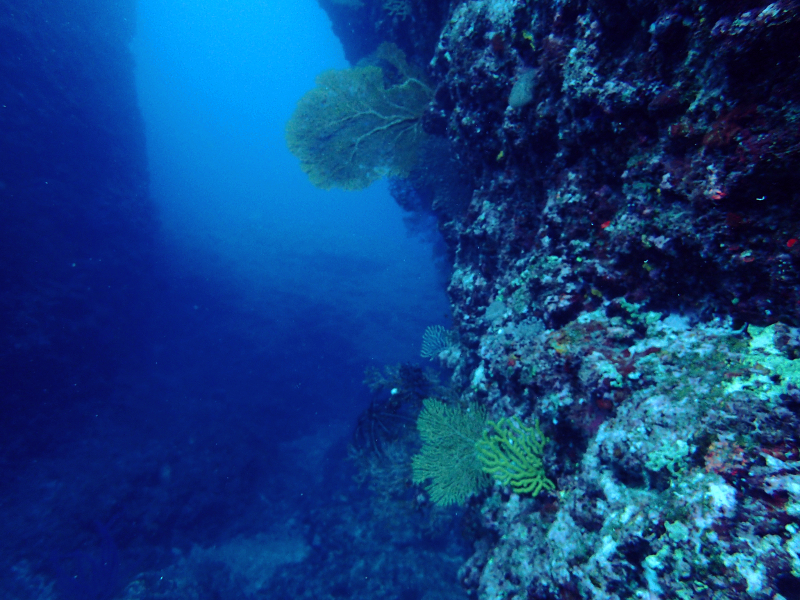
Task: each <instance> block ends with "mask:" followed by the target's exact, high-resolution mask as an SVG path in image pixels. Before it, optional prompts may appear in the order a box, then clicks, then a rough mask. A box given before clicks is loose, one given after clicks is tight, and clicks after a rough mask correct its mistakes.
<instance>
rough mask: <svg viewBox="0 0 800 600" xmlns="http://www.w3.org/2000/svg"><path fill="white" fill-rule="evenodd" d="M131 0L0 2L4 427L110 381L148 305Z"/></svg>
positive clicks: (150, 218)
mask: <svg viewBox="0 0 800 600" xmlns="http://www.w3.org/2000/svg"><path fill="white" fill-rule="evenodd" d="M134 8H135V3H134V2H133V0H119V1H111V2H109V1H101V0H80V1H74V0H69V1H59V0H56V1H53V2H29V1H24V2H22V1H17V0H2V2H0V197H1V198H2V202H0V281H1V282H2V283H0V312H2V314H3V315H5V318H3V319H2V320H0V332H1V335H2V340H3V342H2V347H1V348H0V377H2V380H3V393H2V402H3V406H4V411H5V414H6V415H7V416H8V418H9V422H8V425H7V426H9V427H12V426H13V422H14V419H17V418H19V419H21V420H22V422H25V421H26V420H27V419H29V418H35V415H36V414H41V413H45V414H49V415H52V414H53V411H56V410H57V407H54V406H53V405H52V402H53V398H61V400H60V401H62V402H63V401H64V400H65V398H66V397H71V396H77V397H84V398H85V397H87V396H89V395H91V394H92V393H93V392H95V391H97V390H98V389H101V388H102V389H108V385H110V381H111V379H113V373H114V369H115V364H117V363H118V362H119V361H121V360H125V357H126V356H129V353H128V350H129V349H130V348H131V347H133V346H134V345H135V340H136V338H137V335H138V333H137V328H138V327H141V326H142V320H141V317H142V315H143V314H146V311H147V308H146V306H145V303H144V302H142V294H143V292H142V289H143V288H144V287H145V286H146V285H147V281H148V279H149V278H150V277H151V272H150V271H149V269H150V268H151V267H152V263H153V244H154V239H155V238H154V235H153V234H154V232H155V220H154V215H153V211H152V208H151V206H150V203H149V201H148V196H147V162H146V154H145V141H144V128H143V125H142V121H141V117H140V114H139V109H138V105H137V98H136V91H135V87H134V75H133V59H132V56H131V54H130V51H129V49H128V44H129V42H130V40H131V37H132V35H133V30H134V24H135V10H134ZM106 376H107V377H108V379H106ZM6 409H7V410H6ZM33 443H34V444H39V445H40V446H41V440H37V441H35V442H33ZM28 450H30V449H28Z"/></svg>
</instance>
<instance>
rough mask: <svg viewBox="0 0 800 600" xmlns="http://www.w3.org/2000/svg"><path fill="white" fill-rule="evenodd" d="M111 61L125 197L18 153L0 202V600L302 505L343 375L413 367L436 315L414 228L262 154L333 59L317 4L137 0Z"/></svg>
mask: <svg viewBox="0 0 800 600" xmlns="http://www.w3.org/2000/svg"><path fill="white" fill-rule="evenodd" d="M131 49H132V52H133V56H134V58H135V65H136V67H135V74H136V80H135V85H136V95H135V97H132V96H126V97H125V99H126V101H129V102H136V103H138V106H139V107H140V109H141V114H142V117H143V121H144V132H145V138H144V143H145V144H146V152H147V165H146V169H147V172H148V173H149V193H147V192H146V191H141V194H139V195H138V196H137V198H138V200H137V203H138V204H136V205H135V207H134V205H133V204H132V205H131V206H126V207H125V210H122V209H121V208H120V205H119V204H114V201H113V200H107V198H106V197H105V196H104V195H103V194H104V193H105V192H103V193H101V192H93V191H92V190H93V186H92V185H91V181H92V179H91V178H92V177H100V176H101V175H98V173H96V172H95V171H93V170H92V169H90V168H89V167H87V172H86V173H78V172H77V171H75V170H73V171H72V175H70V176H71V177H72V178H73V179H74V181H72V183H71V184H70V185H72V187H69V186H67V184H66V183H64V184H63V187H64V189H65V190H66V189H69V190H73V189H77V188H78V187H79V186H81V185H84V184H85V187H86V191H85V193H84V192H82V193H80V194H79V193H77V192H73V191H69V192H66V191H65V192H63V193H60V194H61V195H59V193H54V192H53V191H52V190H53V188H55V187H56V186H58V185H62V184H61V183H59V181H61V180H62V179H63V181H66V180H67V178H68V176H67V175H64V174H58V173H55V172H51V171H48V170H47V168H46V166H42V165H46V164H47V163H48V161H42V160H40V159H38V158H37V159H36V161H33V160H32V161H31V165H23V163H22V159H20V165H19V166H17V167H15V168H16V169H17V170H16V171H15V172H16V173H17V174H19V173H21V172H22V171H20V170H19V169H22V168H28V166H30V168H31V169H32V170H33V169H34V166H35V167H36V168H41V169H42V173H40V174H36V173H33V171H32V173H33V174H27V171H26V175H25V178H24V179H23V178H22V176H21V175H20V181H24V185H23V183H17V182H16V180H15V179H14V178H13V177H11V176H6V180H5V182H4V183H3V187H2V190H3V191H4V193H8V194H9V197H12V196H13V197H15V198H24V199H25V202H24V203H19V204H16V205H14V206H15V208H14V209H13V210H15V211H17V214H15V215H14V218H15V221H14V222H15V226H14V228H13V230H10V229H9V231H11V233H13V235H11V234H9V236H7V237H6V239H5V240H4V242H3V244H4V245H3V252H4V254H3V258H4V264H5V265H6V266H7V267H8V268H7V269H6V270H7V271H8V273H9V275H8V276H7V278H6V279H5V282H6V286H7V287H6V288H5V292H6V294H7V297H5V299H4V305H3V310H4V314H6V315H7V316H8V317H9V319H10V320H9V321H7V324H13V326H12V325H8V327H9V331H11V333H8V332H7V333H8V335H9V338H8V339H12V338H13V339H12V345H13V346H14V347H13V348H12V347H11V346H9V347H7V348H6V350H5V351H4V353H3V358H4V362H3V381H4V385H5V390H4V395H3V411H4V412H3V414H4V417H5V424H4V426H3V427H4V429H3V436H4V455H3V459H2V460H3V466H4V469H5V470H6V477H5V478H4V479H5V482H4V483H3V484H2V502H3V514H4V515H5V517H4V519H3V523H2V525H0V539H2V540H4V541H3V542H2V545H3V555H4V556H5V558H4V559H3V560H2V567H3V569H4V571H3V573H4V575H2V576H0V592H2V596H3V597H7V598H33V597H37V598H50V597H62V598H76V599H77V598H98V599H100V598H103V597H108V596H109V595H111V594H113V593H115V592H117V591H119V586H121V585H123V584H124V583H127V582H128V580H129V578H130V577H132V576H133V575H135V574H136V573H138V572H140V571H142V570H147V569H157V568H163V567H164V566H165V565H168V564H170V561H171V560H173V559H174V556H175V555H176V554H175V553H176V552H177V553H181V552H183V553H186V552H189V551H190V550H191V548H192V547H194V546H200V547H210V546H213V545H214V544H218V543H220V542H221V541H222V540H225V539H230V538H231V537H233V536H235V535H254V534H255V533H257V532H259V531H263V530H268V529H269V528H270V527H273V526H275V523H276V522H280V521H281V520H282V519H286V518H287V515H288V516H294V517H297V515H298V514H304V513H303V510H305V508H304V507H306V506H307V503H308V502H310V500H309V497H310V496H313V495H314V494H315V493H317V494H318V492H315V491H314V490H318V488H319V486H320V482H321V481H323V478H324V477H326V476H328V477H330V476H331V473H332V472H334V471H337V470H339V469H345V467H343V466H342V465H344V462H345V461H344V448H345V444H346V442H347V440H348V439H349V437H350V435H351V433H352V430H353V427H354V425H355V422H356V419H357V417H358V415H359V413H360V412H361V411H362V410H363V409H364V408H365V407H366V406H367V404H368V403H369V400H370V397H369V392H368V390H367V389H366V387H365V386H364V385H363V378H364V370H365V369H366V368H367V367H377V368H382V367H383V366H385V365H389V364H396V363H400V362H414V363H420V362H421V359H420V358H419V348H420V340H421V336H422V332H423V331H424V329H425V327H426V326H428V325H431V324H435V323H446V322H447V312H448V305H447V300H446V296H445V291H444V287H445V281H446V273H445V272H444V271H443V269H442V267H441V265H442V264H443V261H442V259H441V251H442V250H441V247H440V244H437V242H436V234H435V232H433V231H430V232H427V233H426V235H418V234H411V233H409V231H408V229H407V228H406V226H405V224H404V222H403V219H404V214H403V212H402V210H401V209H400V208H398V207H397V205H396V204H395V203H394V201H393V200H392V199H391V197H390V195H389V193H388V191H387V186H386V183H385V182H381V183H378V184H376V185H374V186H372V187H371V188H370V189H368V190H366V191H364V192H360V193H352V192H340V191H320V190H318V189H315V188H314V187H313V186H311V184H310V183H309V182H308V180H307V178H306V176H305V175H304V174H303V173H302V172H301V171H300V168H299V164H298V162H297V160H296V159H295V158H294V157H293V156H292V155H291V154H290V153H289V152H288V150H287V148H286V144H285V141H284V134H283V131H284V127H285V123H286V121H287V120H288V118H289V116H290V115H291V112H292V110H293V108H294V105H295V103H296V101H297V100H298V99H299V98H300V96H302V94H303V93H304V92H305V91H307V90H309V89H310V88H311V87H312V86H313V85H314V78H315V76H316V75H317V74H318V73H319V72H321V71H323V70H325V69H329V68H344V67H346V66H347V65H346V63H345V61H344V58H343V54H342V51H341V49H340V47H339V45H338V42H337V41H336V39H335V38H334V36H333V34H332V33H331V31H330V24H329V22H328V21H327V18H326V17H325V15H324V13H323V12H322V10H321V9H320V8H319V7H318V6H317V4H316V2H314V1H313V0H308V1H304V2H297V1H289V0H271V1H270V2H256V1H255V0H231V1H225V0H204V1H199V2H191V3H189V2H183V1H179V0H140V2H139V4H138V15H137V19H136V36H135V38H134V41H133V43H132V45H131ZM17 50H19V56H24V52H22V50H23V49H13V52H12V51H11V50H10V51H9V55H11V54H14V56H17V54H16V53H17ZM15 60H16V59H15ZM65 60H67V59H65ZM34 66H35V65H31V66H30V69H29V72H33V71H34V69H33V67H34ZM67 77H68V75H67ZM24 83H25V82H23V83H21V84H20V85H23V84H24ZM82 85H85V84H82ZM120 86H121V88H124V82H122V83H120ZM115 89H116V88H115ZM115 93H116V92H115ZM120 94H122V92H120ZM54 98H55V97H54ZM117 100H118V98H117V97H116V96H115V97H113V98H112V97H110V96H109V97H108V104H109V105H111V104H113V103H115V102H117ZM42 101H43V102H45V103H46V101H47V98H46V97H45V98H44V100H42ZM53 102H56V100H55V99H53ZM104 104H105V103H104V102H99V103H98V104H97V105H95V106H85V107H82V109H81V110H85V111H86V112H87V114H90V113H91V114H95V113H96V112H97V111H102V110H105V108H104ZM23 108H24V107H23ZM21 110H22V109H21ZM109 110H111V109H109ZM111 112H113V111H111ZM108 118H109V120H110V121H111V120H113V118H114V116H113V114H110V116H109V117H108ZM126 127H128V131H129V132H132V133H131V139H136V133H135V132H136V131H137V127H138V124H137V123H135V122H133V123H131V124H130V125H129V126H127V125H126ZM31 135H33V134H31ZM58 135H63V137H64V139H65V140H67V139H68V140H71V141H70V143H71V144H74V143H77V142H75V141H76V140H77V141H83V142H85V145H83V146H82V147H81V148H80V152H81V154H80V158H75V162H76V164H81V165H94V164H100V165H102V164H104V161H106V160H108V161H109V163H110V162H111V161H110V159H109V158H108V156H109V150H108V148H107V147H104V146H102V145H101V144H95V143H94V142H93V139H94V138H92V135H93V134H91V133H90V132H86V131H81V130H79V129H76V130H75V131H69V132H65V133H63V134H62V133H58ZM98 137H101V134H98ZM37 143H38V142H37ZM64 145H65V144H64V143H59V144H55V142H54V147H56V146H57V147H58V148H62V149H61V150H58V152H63V147H64ZM134 146H135V144H134ZM72 148H73V149H72V152H71V153H72V155H75V152H76V151H75V146H74V145H73V147H72ZM114 148H118V146H114ZM134 149H135V148H134ZM116 151H117V150H115V152H116ZM54 152H56V151H54ZM133 155H134V153H133V150H131V154H130V156H133ZM60 156H61V154H58V156H57V157H56V158H53V159H52V160H50V159H48V160H49V162H50V163H52V164H55V163H56V161H57V160H62V159H61V158H58V157H60ZM65 156H66V154H65ZM126 156H128V155H126V154H124V153H122V154H120V155H119V156H116V155H115V156H114V160H113V162H114V164H115V165H119V164H120V161H123V162H124V160H126V158H125V157H126ZM64 160H66V159H64ZM131 160H133V159H131ZM108 168H109V169H113V168H115V167H113V166H110V167H108ZM142 168H144V166H142ZM98 169H99V172H100V173H104V172H105V171H103V169H102V168H100V167H98ZM67 170H68V169H67ZM29 175H30V176H29ZM59 177H61V179H59ZM30 182H34V183H30ZM59 189H60V188H59ZM93 194H94V195H93ZM105 203H108V204H109V208H108V211H103V210H97V207H98V206H103V205H105ZM134 208H135V210H134ZM129 209H130V211H132V212H131V213H130V215H134V216H130V215H129V213H126V212H125V211H126V210H129ZM4 210H5V209H4ZM9 210H11V209H9ZM118 213H120V214H118ZM134 213H135V214H134ZM4 217H8V214H4ZM139 219H141V224H139ZM34 248H35V250H34ZM26 261H27V262H26ZM28 263H29V264H28ZM12 264H13V265H15V266H14V267H13V268H12V267H11V266H10V265H12ZM62 285H63V288H61V287H58V286H62ZM53 286H56V287H57V288H58V289H54V287H53ZM23 307H25V308H23ZM26 311H27V312H26ZM41 315H48V317H47V319H52V321H53V324H52V326H49V325H46V324H41V323H40V322H39V321H41V320H42V318H43V317H42V316H41ZM34 321H36V323H35V324H33V325H32V323H33V322H34ZM17 325H18V327H17ZM15 328H16V329H15ZM28 330H30V331H32V332H33V333H31V334H30V336H29V337H25V335H27V334H24V333H21V332H24V331H28ZM37 332H56V333H54V334H53V335H52V336H51V337H48V336H50V333H48V334H47V335H45V334H43V333H37ZM86 332H90V334H87V333H86ZM12 334H13V335H12ZM37 336H39V337H37ZM20 340H22V341H20ZM337 477H338V476H337ZM348 477H349V476H347V475H342V476H341V479H337V478H336V477H333V479H331V481H343V482H347V481H349V479H348ZM332 485H334V486H335V484H332ZM342 485H347V484H346V483H343V484H342ZM334 491H335V489H331V488H330V487H329V488H328V489H327V493H333V492H334ZM317 502H320V500H319V499H317ZM104 557H105V558H104ZM109 557H111V558H109ZM98 560H99V561H100V562H99V563H98V562H97V561H98ZM104 561H105V562H104ZM109 562H111V563H115V564H108V563H109ZM117 562H119V564H116V563H117ZM102 565H105V566H102ZM106 568H107V569H108V571H107V572H106V571H104V569H106ZM82 572H84V575H85V572H88V573H89V574H90V575H91V577H89V575H85V576H84V575H81V577H84V579H86V578H89V579H90V581H88V583H87V584H86V586H88V587H82V584H81V585H77V586H76V585H74V582H73V583H69V580H70V578H71V577H73V576H74V575H80V573H82ZM92 577H94V578H95V579H93V580H91V578H92ZM59 581H60V583H58V582H59ZM53 582H57V583H56V584H55V586H54V584H53Z"/></svg>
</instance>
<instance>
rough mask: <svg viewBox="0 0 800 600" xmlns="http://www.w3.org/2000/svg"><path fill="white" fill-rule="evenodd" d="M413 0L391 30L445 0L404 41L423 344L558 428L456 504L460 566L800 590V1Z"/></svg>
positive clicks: (527, 578) (619, 588) (474, 384)
mask: <svg viewBox="0 0 800 600" xmlns="http://www.w3.org/2000/svg"><path fill="white" fill-rule="evenodd" d="M340 4H344V3H340ZM384 4H385V3H381V2H378V1H377V0H376V2H374V3H370V2H368V0H364V2H363V3H359V5H360V6H361V8H360V9H359V10H367V8H366V7H367V6H373V5H374V6H373V8H374V9H375V10H378V8H375V7H383V8H384V9H385V6H384ZM405 4H406V5H407V8H408V10H407V12H405V13H403V14H404V15H405V16H404V17H403V18H398V19H396V23H395V24H396V27H397V29H395V33H394V36H395V37H397V36H398V35H399V34H398V33H397V32H398V31H406V32H411V31H413V25H412V23H413V22H414V21H415V20H416V19H417V18H418V16H417V15H421V14H422V13H423V12H424V10H432V9H433V8H434V7H435V8H436V9H439V10H444V18H443V19H442V20H441V31H440V33H439V36H438V40H437V42H436V44H435V49H433V50H432V51H431V52H428V48H429V45H428V43H427V41H423V40H421V39H420V40H419V43H414V42H413V40H412V41H409V40H407V41H406V43H405V50H406V52H407V53H408V54H409V55H410V56H411V57H412V59H416V60H417V61H418V62H420V63H424V64H426V65H427V68H428V76H429V77H430V80H431V82H432V84H433V86H434V87H435V89H436V91H435V94H434V100H433V102H432V103H431V106H430V108H429V110H428V112H427V114H426V116H425V118H424V123H425V127H426V130H427V132H428V133H429V134H430V135H431V136H432V139H434V140H436V141H435V144H432V145H431V146H430V148H447V151H446V152H447V154H448V156H447V159H446V160H445V159H441V160H439V161H438V162H437V161H436V160H427V161H426V164H425V165H423V166H422V167H420V168H419V169H418V171H417V172H416V173H412V176H411V178H410V179H409V181H410V185H411V186H412V187H414V186H416V187H417V189H418V191H419V192H420V197H427V198H429V199H430V203H429V205H430V208H431V209H432V210H434V211H435V212H437V214H438V215H439V219H440V220H439V224H440V229H441V231H442V232H443V234H444V235H445V237H446V239H447V242H448V244H449V248H450V252H451V256H452V261H453V271H452V277H451V280H450V285H449V294H450V298H451V303H452V309H453V314H454V324H453V332H452V334H451V336H452V337H451V338H449V339H452V340H454V341H452V342H451V343H450V344H449V345H448V346H447V347H446V348H443V349H442V350H441V352H440V353H439V355H438V360H439V361H441V362H442V364H444V365H446V366H448V367H450V368H451V369H452V370H453V373H454V374H453V378H452V383H453V386H454V388H455V389H456V390H458V393H459V395H460V398H459V400H458V402H460V403H461V404H462V405H464V406H468V405H469V404H470V403H478V404H480V405H482V406H485V407H488V410H489V412H490V416H491V417H492V418H493V419H498V418H502V417H514V418H517V419H520V420H521V421H524V422H526V423H533V422H534V421H535V420H537V419H538V421H539V422H540V423H541V426H542V430H543V431H544V433H545V434H546V435H547V436H548V437H549V438H550V439H551V440H552V441H551V442H550V444H549V445H548V448H547V449H546V450H545V463H546V468H547V470H548V473H549V475H550V477H551V478H552V479H553V480H554V481H555V482H556V490H554V491H552V492H543V493H540V494H539V495H538V496H537V497H535V498H532V497H529V496H526V495H525V494H515V493H513V491H512V490H511V489H509V488H508V487H504V486H502V485H500V484H497V483H496V484H495V485H494V487H493V488H492V490H491V491H490V492H489V493H488V494H487V493H483V492H482V493H479V494H476V495H475V496H473V498H472V500H471V501H470V503H469V504H468V507H469V508H468V514H472V515H473V516H474V517H475V518H474V519H472V520H470V523H471V528H470V535H471V536H472V537H473V541H474V548H475V553H474V555H473V557H472V558H471V559H470V560H469V561H468V563H467V565H466V566H465V567H464V568H463V569H462V572H461V573H462V579H463V582H464V584H465V585H466V587H467V589H468V590H469V591H470V592H471V593H473V594H475V595H476V596H477V597H478V598H481V599H495V598H498V599H499V598H519V599H522V598H542V599H544V598H547V599H551V598H552V599H556V598H558V599H572V598H596V599H609V598H687V599H688V598H773V597H775V598H797V597H798V595H797V591H796V590H797V589H800V559H798V556H800V534H798V531H800V520H798V517H800V494H798V493H797V491H796V490H797V488H795V487H794V486H797V485H798V484H800V475H798V473H800V448H799V447H798V427H799V426H800V422H799V421H798V412H799V411H800V389H799V386H800V376H799V375H798V373H799V372H800V371H798V368H797V357H798V356H800V353H799V352H800V346H798V339H800V337H799V336H798V330H797V326H798V325H800V295H798V290H800V286H799V285H798V284H800V280H798V266H800V243H798V238H800V212H799V211H798V206H800V205H799V204H798V200H799V199H800V198H798V173H800V169H798V167H800V55H798V53H797V44H796V40H797V39H798V35H799V34H800V5H798V3H797V2H793V1H791V0H789V1H786V0H778V1H777V2H773V3H768V2H757V1H744V2H725V3H718V2H704V1H686V2H678V3H673V2H669V3H668V2H658V1H651V2H646V1H641V2H640V1H637V0H628V1H625V0H612V1H599V0H563V1H562V0H556V1H554V2H526V1H523V0H466V1H463V2H451V3H449V5H447V6H446V7H445V6H444V5H443V4H440V3H436V2H430V3H429V2H423V1H422V0H408V1H407V2H406V3H405ZM423 9H424V10H423ZM343 10H344V9H343ZM381 31H382V30H381V29H380V27H378V26H375V32H376V35H380V32H381ZM342 39H343V42H344V43H345V45H347V43H348V41H347V37H346V36H345V37H343V38H342ZM426 52H427V54H426ZM424 152H426V151H425V150H424ZM428 158H430V154H429V155H428ZM431 169H439V170H440V172H439V173H438V174H437V175H436V176H434V175H433V174H431V173H430V171H431ZM448 169H449V170H450V171H452V172H453V173H455V175H452V174H451V175H450V176H446V175H444V174H443V172H444V171H446V170H448ZM426 171H427V172H426ZM456 180H457V181H459V182H460V184H459V185H460V191H459V194H466V200H465V201H463V202H454V201H453V194H452V193H451V190H450V189H449V187H448V186H449V185H450V183H451V182H453V181H456ZM437 182H438V184H437ZM437 185H438V187H437ZM398 187H399V186H398ZM423 188H427V189H424V190H423ZM464 188H466V190H467V191H466V192H464ZM404 189H406V191H405V192H404V193H405V195H406V196H408V195H409V193H408V191H407V187H406V188H404ZM406 203H407V202H406Z"/></svg>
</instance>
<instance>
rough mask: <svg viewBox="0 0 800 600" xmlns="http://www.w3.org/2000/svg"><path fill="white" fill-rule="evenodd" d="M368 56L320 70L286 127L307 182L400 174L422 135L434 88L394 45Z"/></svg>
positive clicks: (342, 183)
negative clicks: (369, 59)
mask: <svg viewBox="0 0 800 600" xmlns="http://www.w3.org/2000/svg"><path fill="white" fill-rule="evenodd" d="M373 61H375V62H377V63H379V64H380V63H383V64H386V65H387V66H389V67H390V68H389V69H388V70H384V69H383V68H381V67H380V66H375V65H374V64H373V65H365V66H357V67H353V68H351V69H345V70H343V71H325V72H324V73H322V74H321V75H320V76H319V77H317V87H316V88H314V89H313V90H311V91H309V92H308V93H307V94H306V95H305V96H303V97H302V98H301V99H300V101H299V102H298V103H297V109H296V110H295V111H294V114H293V115H292V118H291V119H290V120H289V123H288V124H287V126H286V141H287V143H288V145H289V150H290V151H291V152H292V154H294V155H295V156H297V157H298V158H299V159H300V167H301V168H302V169H303V171H305V172H306V173H307V174H308V177H309V179H310V180H311V183H313V184H314V185H316V186H317V187H320V188H323V189H329V188H332V187H341V188H344V189H346V190H359V189H363V188H365V187H367V186H368V185H370V184H371V183H372V182H374V181H376V180H378V179H380V178H381V177H384V176H396V177H406V176H407V175H408V173H409V171H410V170H411V168H412V167H413V166H414V164H415V163H416V161H417V150H418V148H419V145H420V143H421V142H422V140H423V139H424V138H425V132H424V131H423V129H422V115H423V114H424V112H425V108H426V107H427V106H428V102H429V101H430V99H431V96H432V94H433V91H432V90H431V88H430V87H429V86H428V85H427V84H426V83H425V82H424V81H423V79H422V75H421V74H420V73H418V72H417V70H416V69H415V68H413V67H412V66H411V65H409V64H408V62H407V61H406V59H405V56H404V55H403V53H402V51H401V50H400V49H399V48H398V47H397V46H395V45H394V44H382V45H381V46H380V47H379V48H378V50H377V51H376V53H375V54H374V56H373Z"/></svg>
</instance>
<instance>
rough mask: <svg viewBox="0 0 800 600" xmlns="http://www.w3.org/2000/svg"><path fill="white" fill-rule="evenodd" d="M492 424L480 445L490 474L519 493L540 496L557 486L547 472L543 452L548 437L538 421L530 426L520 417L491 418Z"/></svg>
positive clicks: (484, 467) (483, 462)
mask: <svg viewBox="0 0 800 600" xmlns="http://www.w3.org/2000/svg"><path fill="white" fill-rule="evenodd" d="M489 427H490V429H489V430H488V431H486V432H484V434H483V437H482V438H481V439H480V440H479V441H478V443H477V445H476V450H477V452H478V458H479V459H480V461H481V464H482V465H483V470H484V471H485V472H486V473H488V474H489V475H491V476H492V477H494V478H495V479H496V480H497V481H499V482H500V483H502V484H503V485H508V486H510V487H511V489H512V490H514V491H515V492H517V493H518V494H531V495H533V496H536V495H537V494H538V493H539V492H541V491H542V490H553V489H555V487H556V486H555V484H554V483H553V482H552V481H550V480H549V479H548V478H547V476H546V475H545V473H544V463H543V462H542V452H543V451H544V446H545V444H546V443H547V438H546V437H545V435H544V434H543V433H542V431H541V429H539V421H538V420H537V421H535V422H534V425H533V427H526V426H525V425H522V424H521V423H520V422H519V421H517V420H516V419H514V420H509V419H500V421H499V422H497V423H495V422H494V421H490V422H489Z"/></svg>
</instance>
